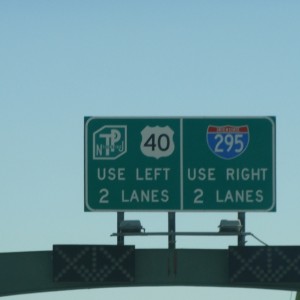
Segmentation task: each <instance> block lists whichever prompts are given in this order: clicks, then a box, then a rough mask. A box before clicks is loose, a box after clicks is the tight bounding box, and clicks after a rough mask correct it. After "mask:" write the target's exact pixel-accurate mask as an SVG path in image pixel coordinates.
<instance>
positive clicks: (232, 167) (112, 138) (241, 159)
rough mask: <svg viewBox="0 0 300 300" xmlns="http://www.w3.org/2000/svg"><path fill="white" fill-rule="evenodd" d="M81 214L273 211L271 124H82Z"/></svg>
mask: <svg viewBox="0 0 300 300" xmlns="http://www.w3.org/2000/svg"><path fill="white" fill-rule="evenodd" d="M84 162H85V210H86V211H144V210H146V211H275V209H276V193H275V118H274V117H253V118H244V117H243V118H242V117H241V118H239V117H236V118H225V117H224V118H146V117H145V118H98V117H86V118H85V159H84Z"/></svg>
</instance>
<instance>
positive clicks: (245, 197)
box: [216, 190, 264, 203]
mask: <svg viewBox="0 0 300 300" xmlns="http://www.w3.org/2000/svg"><path fill="white" fill-rule="evenodd" d="M263 200H264V196H263V191H262V190H227V191H225V192H223V193H222V192H221V191H219V190H216V202H217V203H260V202H262V201H263Z"/></svg>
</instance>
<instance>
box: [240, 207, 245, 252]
mask: <svg viewBox="0 0 300 300" xmlns="http://www.w3.org/2000/svg"><path fill="white" fill-rule="evenodd" d="M238 219H239V220H240V222H241V225H242V228H241V232H242V233H245V232H246V213H245V212H238ZM245 245H246V236H245V235H244V234H243V235H238V246H245Z"/></svg>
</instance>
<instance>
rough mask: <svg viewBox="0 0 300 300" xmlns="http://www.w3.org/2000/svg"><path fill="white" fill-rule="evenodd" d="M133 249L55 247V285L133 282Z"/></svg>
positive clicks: (117, 247) (84, 246) (83, 246)
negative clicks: (66, 283)
mask: <svg viewBox="0 0 300 300" xmlns="http://www.w3.org/2000/svg"><path fill="white" fill-rule="evenodd" d="M134 279H135V248H134V246H103V245H102V246H99V245H54V246H53V280H54V281H55V282H103V283H122V282H124V283H125V282H127V283H128V282H133V281H134Z"/></svg>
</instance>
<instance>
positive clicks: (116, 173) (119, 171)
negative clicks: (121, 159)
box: [97, 168, 125, 181]
mask: <svg viewBox="0 0 300 300" xmlns="http://www.w3.org/2000/svg"><path fill="white" fill-rule="evenodd" d="M97 177H98V179H99V180H101V181H103V180H110V181H113V180H120V181H123V180H125V168H102V169H101V168H98V170H97Z"/></svg>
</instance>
